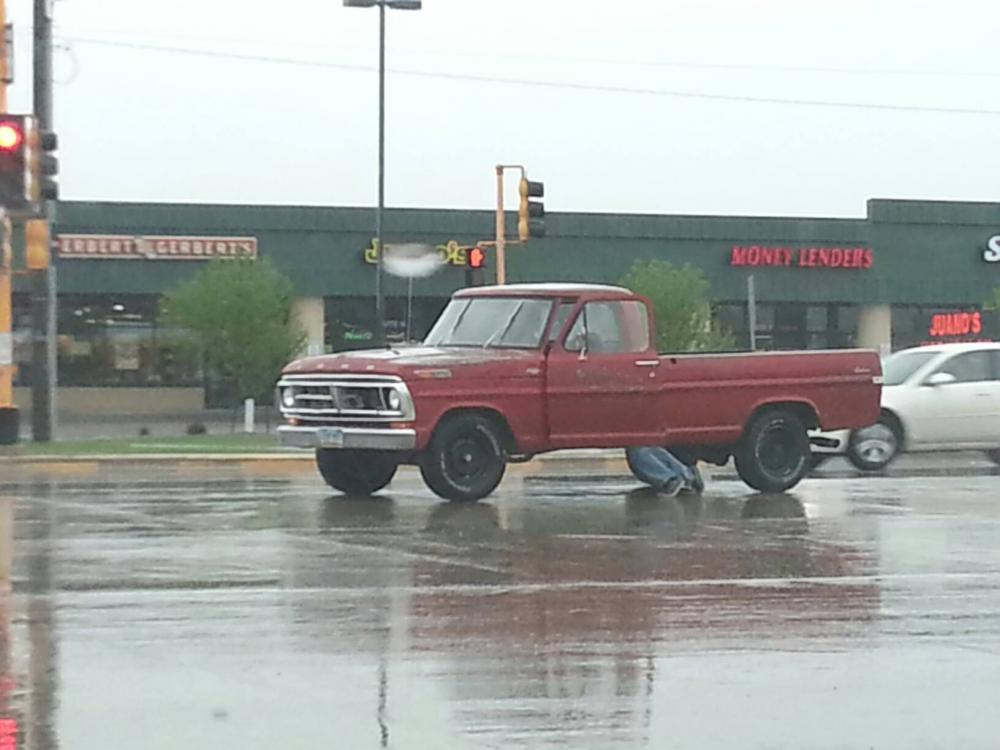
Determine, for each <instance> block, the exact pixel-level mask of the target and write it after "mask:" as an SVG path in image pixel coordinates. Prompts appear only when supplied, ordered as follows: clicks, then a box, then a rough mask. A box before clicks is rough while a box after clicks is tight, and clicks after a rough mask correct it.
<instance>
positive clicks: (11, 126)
mask: <svg viewBox="0 0 1000 750" xmlns="http://www.w3.org/2000/svg"><path fill="white" fill-rule="evenodd" d="M29 119H30V118H28V117H25V116H24V115H0V207H3V208H6V209H7V210H8V211H12V210H18V209H22V208H24V207H25V206H27V205H28V204H29V203H30V197H31V196H30V191H29V188H30V182H29V179H28V166H29V165H28V158H27V157H28V151H29V149H28V132H27V131H28V127H27V126H28V120H29Z"/></svg>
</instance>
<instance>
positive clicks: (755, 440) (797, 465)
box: [735, 409, 811, 492]
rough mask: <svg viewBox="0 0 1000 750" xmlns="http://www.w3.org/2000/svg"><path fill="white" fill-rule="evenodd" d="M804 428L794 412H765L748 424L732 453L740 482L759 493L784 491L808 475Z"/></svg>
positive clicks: (806, 444)
mask: <svg viewBox="0 0 1000 750" xmlns="http://www.w3.org/2000/svg"><path fill="white" fill-rule="evenodd" d="M810 458H811V451H810V449H809V435H808V433H807V432H806V426H805V424H804V423H803V422H802V420H801V419H800V418H799V416H798V415H797V414H795V412H792V411H788V410H787V409H768V410H766V411H763V412H761V413H760V414H758V415H757V416H756V417H754V418H753V420H752V421H751V422H750V425H749V427H748V428H747V431H746V433H745V434H744V436H743V439H742V440H741V441H740V444H739V445H738V446H737V448H736V451H735V460H736V472H737V473H738V474H739V475H740V479H742V480H743V481H744V482H746V483H747V484H748V485H750V486H751V487H753V488H754V489H755V490H760V491H761V492H784V491H785V490H787V489H790V488H792V487H794V486H795V485H797V484H798V483H799V482H800V481H802V478H803V477H804V476H805V475H806V474H807V473H808V472H809V464H810Z"/></svg>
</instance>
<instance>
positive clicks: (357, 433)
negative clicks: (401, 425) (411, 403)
mask: <svg viewBox="0 0 1000 750" xmlns="http://www.w3.org/2000/svg"><path fill="white" fill-rule="evenodd" d="M278 443H279V444H281V445H283V446H287V447H289V448H344V449H348V450H380V451H411V450H413V449H414V448H416V447H417V433H416V431H415V430H398V429H392V430H379V429H369V428H364V427H333V426H330V427H325V426H324V427H298V426H293V425H283V426H281V427H279V428H278Z"/></svg>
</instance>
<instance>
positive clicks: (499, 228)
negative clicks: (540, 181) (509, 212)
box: [496, 164, 507, 286]
mask: <svg viewBox="0 0 1000 750" xmlns="http://www.w3.org/2000/svg"><path fill="white" fill-rule="evenodd" d="M504 169H505V167H504V165H503V164H497V217H496V248H497V284H499V285H500V286H503V285H504V284H506V283H507V221H506V215H505V213H504V208H503V172H504Z"/></svg>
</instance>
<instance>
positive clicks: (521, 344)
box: [424, 297, 552, 349]
mask: <svg viewBox="0 0 1000 750" xmlns="http://www.w3.org/2000/svg"><path fill="white" fill-rule="evenodd" d="M551 309H552V300H548V299H538V298H533V297H471V298H469V297H467V298H464V299H455V300H452V301H451V302H450V303H448V306H447V307H446V308H445V309H444V312H443V313H441V317H440V318H438V321H437V323H435V324H434V327H433V328H432V329H431V332H430V333H429V334H427V338H426V339H424V343H425V344H427V345H429V346H479V347H482V348H486V347H497V348H504V349H535V348H537V347H538V346H540V345H541V342H542V335H543V334H544V333H545V324H546V323H547V322H548V319H549V312H550V311H551Z"/></svg>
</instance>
